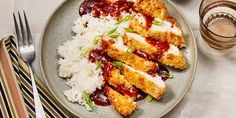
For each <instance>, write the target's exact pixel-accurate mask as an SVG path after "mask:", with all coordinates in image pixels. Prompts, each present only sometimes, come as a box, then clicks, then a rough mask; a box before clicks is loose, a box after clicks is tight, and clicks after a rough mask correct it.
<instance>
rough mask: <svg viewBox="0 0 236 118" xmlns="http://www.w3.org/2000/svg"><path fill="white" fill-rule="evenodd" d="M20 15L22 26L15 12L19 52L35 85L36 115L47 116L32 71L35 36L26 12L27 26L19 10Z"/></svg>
mask: <svg viewBox="0 0 236 118" xmlns="http://www.w3.org/2000/svg"><path fill="white" fill-rule="evenodd" d="M18 16H19V22H20V27H19V26H18V23H17V20H16V17H15V14H14V13H13V17H14V24H15V30H16V35H17V46H18V52H19V54H21V57H22V58H23V60H24V61H25V63H26V64H27V65H28V67H29V71H30V78H31V79H32V85H33V93H34V103H35V112H36V117H37V118H46V116H45V113H44V112H43V111H44V110H43V106H42V103H41V101H40V98H39V93H38V91H37V87H36V83H35V78H34V74H33V71H32V62H33V60H34V59H35V47H34V44H33V41H32V40H33V38H32V35H31V31H30V27H29V23H28V20H27V17H26V14H25V12H24V20H25V26H24V24H23V22H22V18H21V16H20V13H19V12H18ZM25 29H26V30H25Z"/></svg>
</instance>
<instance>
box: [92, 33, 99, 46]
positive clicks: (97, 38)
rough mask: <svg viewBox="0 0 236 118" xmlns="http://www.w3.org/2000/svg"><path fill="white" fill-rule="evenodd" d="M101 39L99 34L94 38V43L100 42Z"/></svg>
mask: <svg viewBox="0 0 236 118" xmlns="http://www.w3.org/2000/svg"><path fill="white" fill-rule="evenodd" d="M99 39H100V36H99V35H98V36H96V37H95V38H94V39H93V44H94V45H97V44H98V41H99Z"/></svg>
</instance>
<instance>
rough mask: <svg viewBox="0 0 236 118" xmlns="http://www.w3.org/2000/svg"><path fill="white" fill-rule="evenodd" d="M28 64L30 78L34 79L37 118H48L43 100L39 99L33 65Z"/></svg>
mask: <svg viewBox="0 0 236 118" xmlns="http://www.w3.org/2000/svg"><path fill="white" fill-rule="evenodd" d="M26 63H27V65H28V67H29V71H30V78H31V79H32V86H33V93H34V104H35V113H36V118H46V115H45V113H44V110H43V106H42V103H41V100H40V98H39V93H38V90H37V86H36V82H35V78H34V73H33V71H32V68H31V65H30V64H29V63H28V62H26Z"/></svg>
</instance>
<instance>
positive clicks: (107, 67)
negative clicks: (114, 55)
mask: <svg viewBox="0 0 236 118" xmlns="http://www.w3.org/2000/svg"><path fill="white" fill-rule="evenodd" d="M114 69H115V66H114V65H112V64H111V63H110V62H108V61H105V62H104V63H103V67H102V71H103V73H102V75H103V78H104V79H105V80H109V79H110V77H111V71H112V70H114Z"/></svg>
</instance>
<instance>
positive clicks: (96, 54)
mask: <svg viewBox="0 0 236 118" xmlns="http://www.w3.org/2000/svg"><path fill="white" fill-rule="evenodd" d="M104 56H105V52H104V51H103V50H98V49H93V50H92V51H90V54H89V61H91V62H93V63H94V62H97V61H99V60H101V59H102V58H103V57H104Z"/></svg>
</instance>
